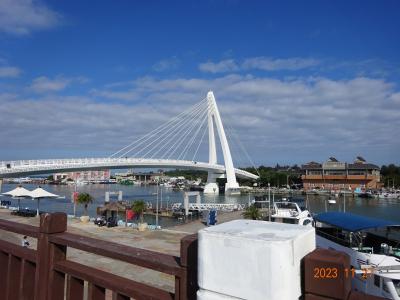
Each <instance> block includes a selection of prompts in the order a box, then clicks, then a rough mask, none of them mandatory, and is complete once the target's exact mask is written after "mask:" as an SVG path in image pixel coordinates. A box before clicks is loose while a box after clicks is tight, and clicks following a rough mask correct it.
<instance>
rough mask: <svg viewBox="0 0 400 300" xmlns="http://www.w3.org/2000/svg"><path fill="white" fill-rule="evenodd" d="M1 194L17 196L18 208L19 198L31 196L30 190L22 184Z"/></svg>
mask: <svg viewBox="0 0 400 300" xmlns="http://www.w3.org/2000/svg"><path fill="white" fill-rule="evenodd" d="M3 195H5V196H10V197H13V198H18V210H20V208H21V207H20V206H21V205H20V202H21V198H27V197H30V196H31V192H30V191H29V190H27V189H26V188H24V187H22V186H18V187H16V188H15V189H13V190H11V191H9V192H6V193H3Z"/></svg>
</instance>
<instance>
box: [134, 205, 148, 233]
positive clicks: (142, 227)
mask: <svg viewBox="0 0 400 300" xmlns="http://www.w3.org/2000/svg"><path fill="white" fill-rule="evenodd" d="M132 210H133V211H134V212H135V214H138V215H139V217H140V223H139V224H138V229H139V231H144V230H146V228H147V223H144V221H143V213H144V211H145V210H146V203H144V201H143V200H136V201H135V202H133V205H132Z"/></svg>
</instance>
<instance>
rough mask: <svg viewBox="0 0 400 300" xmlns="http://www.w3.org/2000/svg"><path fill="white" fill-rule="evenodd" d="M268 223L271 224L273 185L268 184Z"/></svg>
mask: <svg viewBox="0 0 400 300" xmlns="http://www.w3.org/2000/svg"><path fill="white" fill-rule="evenodd" d="M268 221H270V222H271V184H270V183H269V182H268Z"/></svg>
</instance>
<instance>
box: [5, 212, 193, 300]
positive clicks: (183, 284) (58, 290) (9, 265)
mask: <svg viewBox="0 0 400 300" xmlns="http://www.w3.org/2000/svg"><path fill="white" fill-rule="evenodd" d="M0 229H2V230H6V231H10V232H14V233H18V234H22V235H27V236H30V237H33V238H37V239H38V243H37V250H33V249H28V248H23V247H22V246H19V245H16V244H13V243H10V242H7V241H4V240H0V266H1V268H2V271H1V272H0V299H10V300H11V299H35V300H45V299H46V300H53V299H54V300H58V299H83V296H84V294H87V295H88V299H89V300H94V299H96V300H97V299H105V298H106V294H107V293H108V294H110V293H112V295H113V299H130V298H134V299H195V298H196V296H195V295H196V291H197V235H189V236H187V237H184V238H183V239H182V240H181V248H180V257H176V256H173V255H167V254H163V253H158V252H154V251H149V250H144V249H139V248H133V247H129V246H125V245H121V244H117V243H112V242H108V241H103V240H98V239H93V238H88V237H84V236H80V235H76V234H72V233H68V232H66V229H67V217H66V215H65V214H64V213H54V214H44V215H41V218H40V227H39V228H38V227H34V226H29V225H24V224H20V223H16V222H11V221H5V220H0ZM70 247H71V248H75V249H79V250H83V251H86V252H89V253H93V254H96V255H100V256H103V257H108V258H111V259H116V260H119V261H123V262H126V263H129V264H132V265H137V266H140V267H143V268H147V269H152V270H155V271H158V272H161V273H165V274H169V275H172V276H174V277H175V288H174V292H169V291H166V290H163V289H160V288H157V287H154V286H151V285H148V284H144V283H141V282H137V281H134V280H131V279H127V278H125V277H121V276H118V275H115V274H112V273H109V272H106V271H103V270H99V269H96V268H93V267H89V266H87V265H83V264H80V263H77V262H73V261H70V260H68V259H67V258H66V254H67V250H68V248H70ZM85 282H86V283H87V284H85ZM85 289H86V290H85ZM107 290H108V292H107V293H106V291H107Z"/></svg>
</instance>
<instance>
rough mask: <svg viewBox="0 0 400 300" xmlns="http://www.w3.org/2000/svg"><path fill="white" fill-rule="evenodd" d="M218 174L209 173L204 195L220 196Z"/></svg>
mask: <svg viewBox="0 0 400 300" xmlns="http://www.w3.org/2000/svg"><path fill="white" fill-rule="evenodd" d="M217 178H218V177H217V174H215V173H213V172H208V175H207V183H206V185H205V186H204V194H210V195H213V194H214V195H218V194H219V187H218V184H217Z"/></svg>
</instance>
